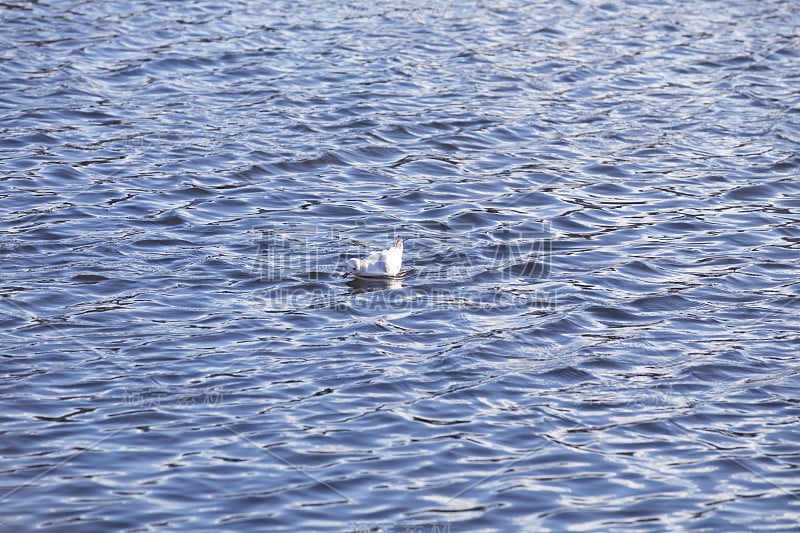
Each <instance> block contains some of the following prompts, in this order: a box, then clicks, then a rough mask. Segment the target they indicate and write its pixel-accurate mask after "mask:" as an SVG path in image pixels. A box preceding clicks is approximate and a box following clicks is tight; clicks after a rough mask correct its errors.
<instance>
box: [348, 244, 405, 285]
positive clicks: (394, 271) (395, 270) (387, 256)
mask: <svg viewBox="0 0 800 533" xmlns="http://www.w3.org/2000/svg"><path fill="white" fill-rule="evenodd" d="M402 262H403V238H402V237H398V238H397V239H396V240H395V241H394V246H392V247H391V248H388V249H386V250H381V251H380V252H372V253H371V254H369V255H368V256H367V257H365V258H364V259H348V261H347V272H345V273H344V277H346V276H349V275H351V274H353V275H354V276H356V277H362V278H385V277H394V276H396V275H398V274H399V273H400V264H401V263H402Z"/></svg>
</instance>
